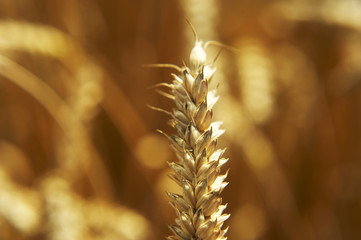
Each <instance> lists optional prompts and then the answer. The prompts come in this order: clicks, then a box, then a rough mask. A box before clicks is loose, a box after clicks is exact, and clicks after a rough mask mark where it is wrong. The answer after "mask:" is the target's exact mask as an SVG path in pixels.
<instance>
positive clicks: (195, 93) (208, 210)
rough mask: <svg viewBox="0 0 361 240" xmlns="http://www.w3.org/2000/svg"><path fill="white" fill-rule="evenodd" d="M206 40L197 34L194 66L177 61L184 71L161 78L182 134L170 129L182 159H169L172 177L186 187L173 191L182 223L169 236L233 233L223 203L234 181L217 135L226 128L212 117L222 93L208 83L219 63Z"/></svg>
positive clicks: (210, 237) (208, 239)
mask: <svg viewBox="0 0 361 240" xmlns="http://www.w3.org/2000/svg"><path fill="white" fill-rule="evenodd" d="M206 46H207V43H205V44H203V42H202V41H198V40H196V43H195V46H194V48H193V49H192V51H191V53H190V58H189V63H190V67H187V66H184V67H182V68H180V67H177V66H173V67H174V68H175V69H177V70H178V71H179V75H176V74H172V76H173V77H174V79H173V82H172V84H166V83H163V84H160V86H166V87H168V88H169V89H170V93H166V92H162V94H163V95H165V96H167V97H169V98H171V99H173V100H174V103H175V105H176V108H175V109H174V110H173V112H172V113H169V112H168V114H170V115H171V116H172V119H171V120H170V124H171V125H172V126H173V127H174V128H175V129H176V131H177V135H172V136H168V135H166V134H165V135H166V136H167V137H168V138H169V139H170V141H171V143H172V147H173V148H174V149H175V152H176V155H177V158H178V160H179V161H177V162H171V163H169V166H170V168H172V169H173V171H174V172H173V173H172V174H171V175H170V178H172V179H173V180H174V181H175V182H176V183H177V184H178V185H180V186H181V188H182V190H183V193H182V194H175V193H168V196H169V197H170V204H171V205H172V206H173V208H174V209H175V211H176V213H177V217H176V224H174V225H171V226H170V229H171V230H172V232H173V233H174V235H173V236H169V237H168V238H167V239H169V240H175V239H178V240H224V239H227V238H226V237H225V233H226V232H227V230H228V228H226V229H224V230H222V226H223V223H224V221H225V220H227V219H228V218H229V216H230V215H229V214H223V210H224V209H225V208H226V205H221V203H222V199H221V198H220V193H221V192H222V190H223V189H224V187H226V185H227V184H228V183H227V182H225V181H224V180H225V178H226V176H227V173H228V172H227V173H226V174H224V175H221V174H220V168H221V166H222V165H224V164H225V163H226V162H227V161H228V159H225V158H222V155H223V153H224V151H225V149H223V150H222V149H218V150H217V149H216V146H217V139H218V137H219V136H220V135H222V134H223V133H224V131H225V130H222V129H220V126H221V124H222V122H212V116H213V112H212V108H213V106H214V104H215V103H216V102H217V100H218V97H217V96H216V95H215V90H213V91H209V90H208V85H209V84H210V81H211V79H212V76H213V75H214V73H215V70H216V69H215V68H214V67H213V64H206V61H207V55H206V52H205V48H206ZM158 66H161V67H166V66H169V65H168V64H161V65H158ZM156 110H161V109H157V108H156ZM161 111H163V112H166V111H165V110H161ZM160 132H161V131H160ZM162 133H163V132H162Z"/></svg>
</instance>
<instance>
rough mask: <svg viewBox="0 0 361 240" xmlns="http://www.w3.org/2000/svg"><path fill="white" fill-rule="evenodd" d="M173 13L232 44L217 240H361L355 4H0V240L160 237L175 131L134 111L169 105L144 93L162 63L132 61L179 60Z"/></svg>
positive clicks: (226, 0) (178, 21) (165, 76)
mask: <svg viewBox="0 0 361 240" xmlns="http://www.w3.org/2000/svg"><path fill="white" fill-rule="evenodd" d="M186 19H189V21H190V22H191V23H192V24H193V25H194V26H195V29H196V31H197V33H198V35H199V37H200V38H201V39H203V40H205V41H207V40H217V41H218V42H221V43H223V44H225V45H228V46H231V47H232V48H234V49H236V50H227V49H223V51H222V53H221V55H220V56H219V57H218V59H217V61H216V67H217V72H216V75H215V78H214V80H213V81H214V86H213V88H217V89H218V95H219V96H220V100H219V102H218V103H217V105H216V107H215V110H214V114H215V116H214V119H215V120H221V121H223V122H224V124H223V127H224V128H225V129H226V133H225V135H224V136H222V137H221V139H220V141H219V143H218V144H219V146H220V147H227V152H226V157H229V158H230V161H229V163H228V164H227V168H230V172H229V176H228V178H227V181H229V182H230V184H229V185H228V187H227V188H226V189H225V190H224V191H223V202H224V203H228V207H227V211H226V212H228V213H231V217H230V219H229V220H228V221H227V222H226V223H225V226H228V225H229V226H230V229H229V232H228V236H229V239H232V240H253V239H260V240H261V239H265V240H266V239H267V240H268V239H272V240H273V239H287V240H304V239H308V240H313V239H314V240H320V239H325V240H341V239H345V240H348V239H361V87H360V86H361V85H360V83H361V2H360V1H357V0H343V1H338V0H318V1H315V0H314V1H311V0H292V1H281V0H273V1H265V0H256V1H247V0H240V1H237V0H223V1H220V0H219V1H216V0H209V1H207V0H198V1H197V0H179V1H176V0H159V1H155V0H138V1H130V0H128V1H126V0H121V1H115V0H108V1H101V0H78V1H60V0H52V1H45V0H36V1H35V0H0V239H4V240H8V239H11V240H13V239H51V240H66V239H71V240H72V239H124V240H143V239H144V240H145V239H147V240H148V239H149V240H153V239H154V240H155V239H164V237H165V236H167V235H169V234H170V230H169V229H168V228H167V224H172V223H173V222H174V212H173V209H172V208H171V207H170V205H169V204H168V203H167V198H166V193H165V192H166V191H177V190H176V189H175V190H174V188H176V187H175V184H174V183H172V182H171V180H170V179H169V178H168V177H167V174H168V173H169V169H168V167H167V164H166V162H167V161H174V160H175V157H174V154H173V152H172V151H171V149H170V148H169V146H168V145H169V143H168V141H167V140H166V139H165V138H164V137H163V136H161V135H160V134H157V133H156V129H162V130H163V131H165V132H167V133H169V134H171V133H174V131H173V130H172V129H171V128H170V127H169V126H168V125H167V121H168V116H166V115H165V114H162V113H158V112H155V111H152V110H151V109H149V108H148V107H147V106H146V105H147V104H150V105H153V106H158V107H161V108H164V109H167V110H169V109H171V108H172V106H173V105H172V103H171V102H170V101H169V100H167V99H166V98H164V97H163V96H160V95H158V94H157V93H156V91H154V89H150V87H151V86H153V85H154V84H157V83H160V82H170V80H171V76H170V73H171V72H172V70H170V69H158V68H147V67H144V65H145V64H150V63H172V64H177V65H182V64H183V61H184V62H185V63H187V56H188V54H189V52H190V50H191V48H192V45H193V44H194V36H193V35H192V31H191V29H190V27H189V25H187V23H186ZM208 50H209V51H208ZM207 51H208V53H209V55H208V56H209V61H212V60H213V59H214V57H215V55H216V53H217V52H218V51H219V47H214V46H211V47H209V49H207ZM225 170H226V169H224V171H225Z"/></svg>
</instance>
